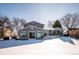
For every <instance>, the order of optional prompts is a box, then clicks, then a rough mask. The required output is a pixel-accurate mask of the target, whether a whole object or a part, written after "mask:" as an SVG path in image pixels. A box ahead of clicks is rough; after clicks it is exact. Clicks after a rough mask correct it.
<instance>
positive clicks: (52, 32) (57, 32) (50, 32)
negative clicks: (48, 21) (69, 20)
mask: <svg viewBox="0 0 79 59" xmlns="http://www.w3.org/2000/svg"><path fill="white" fill-rule="evenodd" d="M45 32H46V33H47V34H48V35H62V34H63V29H62V28H46V29H45Z"/></svg>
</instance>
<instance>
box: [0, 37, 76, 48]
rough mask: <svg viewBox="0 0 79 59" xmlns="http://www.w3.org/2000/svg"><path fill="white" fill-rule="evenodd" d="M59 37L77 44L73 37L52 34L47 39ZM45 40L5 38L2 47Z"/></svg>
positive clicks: (1, 42) (0, 43)
mask: <svg viewBox="0 0 79 59" xmlns="http://www.w3.org/2000/svg"><path fill="white" fill-rule="evenodd" d="M55 38H59V39H60V40H62V41H63V42H68V43H71V44H73V45H75V43H74V41H73V40H72V38H71V37H65V36H50V37H48V38H47V39H45V40H48V39H49V40H51V39H55ZM43 41H44V40H35V39H29V40H5V41H0V49H2V48H9V47H14V46H20V45H27V44H35V43H41V42H43Z"/></svg>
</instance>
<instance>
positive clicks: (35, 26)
mask: <svg viewBox="0 0 79 59" xmlns="http://www.w3.org/2000/svg"><path fill="white" fill-rule="evenodd" d="M32 26H33V27H36V28H38V29H41V30H43V28H39V27H37V26H34V25H30V26H28V27H32ZM28 27H25V28H24V29H26V28H28Z"/></svg>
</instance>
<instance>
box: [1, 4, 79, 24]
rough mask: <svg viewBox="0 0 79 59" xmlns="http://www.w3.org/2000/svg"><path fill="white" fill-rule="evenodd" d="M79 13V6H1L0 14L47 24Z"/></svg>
mask: <svg viewBox="0 0 79 59" xmlns="http://www.w3.org/2000/svg"><path fill="white" fill-rule="evenodd" d="M75 12H79V4H64V3H63V4H55V3H54V4H34V3H32V4H31V3H30V4H28V3H26V4H11V3H10V4H0V14H2V15H7V16H9V17H10V18H13V17H22V18H24V19H26V21H27V22H29V21H33V20H34V21H38V22H42V23H44V24H47V22H48V20H52V21H54V20H57V19H60V18H62V17H63V16H64V15H65V14H67V13H75Z"/></svg>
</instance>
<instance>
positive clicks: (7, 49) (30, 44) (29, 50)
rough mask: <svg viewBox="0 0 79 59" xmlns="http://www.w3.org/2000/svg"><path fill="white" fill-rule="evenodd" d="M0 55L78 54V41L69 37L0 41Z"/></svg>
mask: <svg viewBox="0 0 79 59" xmlns="http://www.w3.org/2000/svg"><path fill="white" fill-rule="evenodd" d="M0 54H1V55H2V54H3V55H5V54H7V55H15V54H26V55H28V54H33V55H34V54H41V55H42V54H46V55H47V54H79V41H78V40H75V39H73V38H70V37H63V36H62V37H50V39H46V40H45V39H43V40H35V39H29V40H7V41H0Z"/></svg>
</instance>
